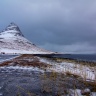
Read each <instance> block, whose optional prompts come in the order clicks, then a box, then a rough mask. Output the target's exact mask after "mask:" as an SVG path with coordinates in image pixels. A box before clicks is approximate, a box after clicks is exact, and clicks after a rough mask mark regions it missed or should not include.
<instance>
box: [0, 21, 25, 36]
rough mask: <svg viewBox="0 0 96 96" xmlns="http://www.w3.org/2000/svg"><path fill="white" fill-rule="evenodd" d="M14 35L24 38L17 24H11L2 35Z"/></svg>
mask: <svg viewBox="0 0 96 96" xmlns="http://www.w3.org/2000/svg"><path fill="white" fill-rule="evenodd" d="M6 33H7V34H8V33H9V34H11V35H12V34H13V35H14V36H23V37H24V35H23V34H22V32H21V31H20V29H19V27H18V26H17V25H16V24H15V23H13V22H12V23H10V24H9V25H8V26H7V27H6V28H5V29H4V30H3V31H2V32H1V34H6Z"/></svg>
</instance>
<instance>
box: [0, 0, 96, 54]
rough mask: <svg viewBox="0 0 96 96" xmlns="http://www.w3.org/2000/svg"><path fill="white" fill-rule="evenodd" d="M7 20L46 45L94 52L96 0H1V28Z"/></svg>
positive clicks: (60, 49) (31, 37)
mask: <svg viewBox="0 0 96 96" xmlns="http://www.w3.org/2000/svg"><path fill="white" fill-rule="evenodd" d="M10 22H14V23H16V24H17V25H18V26H19V27H20V29H21V31H22V33H23V34H24V35H25V37H26V38H27V39H29V40H30V41H32V42H33V43H35V44H37V45H39V46H40V47H43V48H45V49H48V50H52V51H58V52H64V53H96V0H0V31H1V30H3V29H4V28H5V27H6V26H7V25H8V24H9V23H10Z"/></svg>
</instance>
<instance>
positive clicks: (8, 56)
mask: <svg viewBox="0 0 96 96" xmlns="http://www.w3.org/2000/svg"><path fill="white" fill-rule="evenodd" d="M15 56H17V55H5V54H4V55H0V62H3V61H5V60H9V59H11V58H14V57H15Z"/></svg>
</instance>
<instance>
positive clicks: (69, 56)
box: [53, 54, 96, 62]
mask: <svg viewBox="0 0 96 96" xmlns="http://www.w3.org/2000/svg"><path fill="white" fill-rule="evenodd" d="M53 57H57V58H58V57H59V58H67V59H75V60H80V61H92V62H96V54H56V55H53Z"/></svg>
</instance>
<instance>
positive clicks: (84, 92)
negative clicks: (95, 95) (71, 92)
mask: <svg viewBox="0 0 96 96" xmlns="http://www.w3.org/2000/svg"><path fill="white" fill-rule="evenodd" d="M90 93H91V91H90V89H83V90H81V94H82V95H86V96H90Z"/></svg>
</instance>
